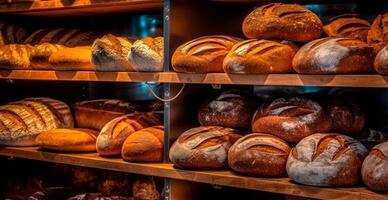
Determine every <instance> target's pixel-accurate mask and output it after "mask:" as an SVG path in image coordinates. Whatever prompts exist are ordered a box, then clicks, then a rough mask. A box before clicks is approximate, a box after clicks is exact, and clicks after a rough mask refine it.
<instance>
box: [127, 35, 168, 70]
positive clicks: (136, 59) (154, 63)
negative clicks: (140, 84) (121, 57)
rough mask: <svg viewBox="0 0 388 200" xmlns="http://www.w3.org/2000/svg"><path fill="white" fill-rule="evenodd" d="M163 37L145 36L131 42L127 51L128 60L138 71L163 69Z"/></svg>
mask: <svg viewBox="0 0 388 200" xmlns="http://www.w3.org/2000/svg"><path fill="white" fill-rule="evenodd" d="M163 49H164V42H163V37H155V38H150V37H146V38H143V39H141V40H137V41H135V42H134V43H133V45H132V46H131V48H130V49H129V52H128V56H127V59H128V62H129V63H130V64H131V65H132V67H133V68H134V69H135V70H136V71H138V72H161V71H163V57H164V55H163V54H164V51H163Z"/></svg>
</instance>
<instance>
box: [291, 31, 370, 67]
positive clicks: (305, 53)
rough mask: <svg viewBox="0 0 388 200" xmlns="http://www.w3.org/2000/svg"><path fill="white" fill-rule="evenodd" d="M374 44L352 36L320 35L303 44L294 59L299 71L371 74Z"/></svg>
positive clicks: (294, 65)
mask: <svg viewBox="0 0 388 200" xmlns="http://www.w3.org/2000/svg"><path fill="white" fill-rule="evenodd" d="M374 56H375V53H374V50H373V47H371V46H369V45H368V44H366V43H364V42H362V41H359V40H354V39H346V38H321V39H318V40H314V41H312V42H309V43H307V44H305V45H304V46H303V47H302V48H300V50H299V51H298V52H297V53H296V55H295V57H294V59H293V62H292V64H293V67H294V70H295V71H296V72H298V73H300V74H360V73H372V72H374V70H373V62H374Z"/></svg>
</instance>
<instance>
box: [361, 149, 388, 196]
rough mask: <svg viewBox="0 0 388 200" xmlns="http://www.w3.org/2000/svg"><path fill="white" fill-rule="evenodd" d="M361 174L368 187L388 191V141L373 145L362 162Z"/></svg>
mask: <svg viewBox="0 0 388 200" xmlns="http://www.w3.org/2000/svg"><path fill="white" fill-rule="evenodd" d="M361 174H362V179H363V181H364V183H365V184H366V185H367V186H368V188H370V189H372V190H375V191H380V192H388V141H387V142H384V143H381V144H379V145H376V146H375V147H373V149H372V151H371V152H370V153H369V155H368V156H367V157H366V158H365V160H364V163H363V164H362V170H361Z"/></svg>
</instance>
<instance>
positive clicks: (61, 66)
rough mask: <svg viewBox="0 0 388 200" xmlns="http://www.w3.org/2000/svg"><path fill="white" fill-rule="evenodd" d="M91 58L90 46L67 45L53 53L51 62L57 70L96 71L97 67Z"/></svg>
mask: <svg viewBox="0 0 388 200" xmlns="http://www.w3.org/2000/svg"><path fill="white" fill-rule="evenodd" d="M91 59H92V51H91V49H90V47H89V46H80V47H74V48H69V47H67V48H63V49H60V50H58V51H57V52H55V53H52V54H51V56H50V58H49V63H50V65H52V66H53V67H54V69H55V70H60V71H63V70H64V71H67V70H77V71H78V70H79V71H95V70H96V68H95V67H94V66H93V65H92V63H91Z"/></svg>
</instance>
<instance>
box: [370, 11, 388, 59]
mask: <svg viewBox="0 0 388 200" xmlns="http://www.w3.org/2000/svg"><path fill="white" fill-rule="evenodd" d="M368 44H371V45H373V46H374V47H375V50H376V52H379V51H380V50H381V49H382V48H383V47H384V46H386V45H388V13H385V14H384V15H378V16H377V17H376V19H375V20H374V21H373V24H372V26H371V28H370V30H369V32H368Z"/></svg>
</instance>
